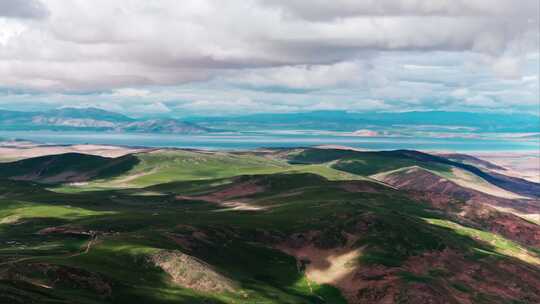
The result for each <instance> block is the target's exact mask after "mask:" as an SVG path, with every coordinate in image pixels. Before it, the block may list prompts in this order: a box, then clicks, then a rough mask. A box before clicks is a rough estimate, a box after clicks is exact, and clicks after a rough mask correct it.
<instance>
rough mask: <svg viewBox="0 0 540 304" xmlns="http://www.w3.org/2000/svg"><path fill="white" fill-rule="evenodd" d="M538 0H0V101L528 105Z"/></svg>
mask: <svg viewBox="0 0 540 304" xmlns="http://www.w3.org/2000/svg"><path fill="white" fill-rule="evenodd" d="M539 3H540V0H364V1H356V0H333V1H326V0H310V1H307V0H306V1H300V0H227V1H223V0H182V1H177V0H156V1H147V0H92V1H88V0H69V1H65V0H0V109H7V110H21V111H35V110H47V109H53V108H60V107H90V106H91V107H99V108H103V109H106V110H111V111H116V112H121V113H124V114H128V115H132V116H155V115H166V116H176V117H181V116H188V115H229V114H230V115H237V114H249V113H259V112H272V113H273V112H276V113H283V112H303V111H313V110H346V111H355V112H362V111H412V110H422V111H424V110H452V111H453V110H459V111H474V112H483V111H506V112H516V113H536V114H537V113H538V111H539V103H540V98H539V78H538V77H539V65H540V56H539V41H540V33H539V25H540V24H539V15H540V11H539V10H540V8H539Z"/></svg>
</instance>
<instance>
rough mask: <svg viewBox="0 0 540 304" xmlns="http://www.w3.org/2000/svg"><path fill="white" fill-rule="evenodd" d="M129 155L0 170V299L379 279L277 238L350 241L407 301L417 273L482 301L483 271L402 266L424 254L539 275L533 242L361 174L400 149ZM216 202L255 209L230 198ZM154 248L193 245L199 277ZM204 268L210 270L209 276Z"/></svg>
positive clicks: (228, 295) (258, 296)
mask: <svg viewBox="0 0 540 304" xmlns="http://www.w3.org/2000/svg"><path fill="white" fill-rule="evenodd" d="M336 153H337V152H336ZM339 153H341V152H339ZM339 153H337V154H339ZM135 157H136V158H137V161H136V162H134V163H133V165H132V166H130V167H129V168H124V169H122V170H118V171H117V173H116V174H115V175H113V176H111V175H106V176H96V178H94V179H90V180H88V181H87V182H85V183H79V184H76V185H72V184H71V185H70V184H69V183H55V184H43V183H39V181H12V180H7V179H6V180H2V181H1V182H0V191H1V194H0V204H1V206H2V207H1V209H0V237H1V238H0V242H1V244H2V248H0V301H2V302H6V303H31V302H36V303H74V302H75V303H134V302H136V303H216V304H221V303H246V304H247V303H269V304H270V303H290V304H296V303H332V304H333V303H337V304H339V303H346V301H347V300H348V301H349V302H351V303H352V302H354V299H357V298H355V297H361V296H366V297H367V296H369V293H367V294H366V291H365V290H354V292H353V291H352V290H351V289H349V287H346V286H349V285H351V286H353V287H354V286H355V285H354V284H353V283H354V282H357V283H356V284H357V285H358V286H362V284H364V285H365V284H367V286H372V285H369V284H375V283H374V282H379V283H380V282H385V280H387V279H383V278H382V277H381V278H380V279H378V280H375V279H365V280H364V279H355V280H359V281H354V280H353V279H352V278H346V279H345V278H344V279H343V280H350V281H346V282H345V281H340V282H337V281H336V282H332V283H330V284H317V283H316V282H315V281H314V280H312V279H310V278H309V276H307V275H306V272H305V265H303V264H302V263H301V261H299V260H297V259H295V257H293V256H291V255H288V254H286V253H285V252H284V251H283V250H281V249H280V248H282V247H283V246H289V247H290V248H293V249H294V248H304V247H306V246H308V247H309V246H314V247H316V248H318V250H323V251H325V252H330V253H331V252H332V250H335V249H336V248H353V249H361V252H362V253H361V254H360V255H359V257H358V258H357V260H356V261H355V263H353V266H354V267H356V268H355V269H354V271H355V273H357V274H358V275H359V277H360V278H362V277H363V276H366V275H367V274H364V273H362V271H364V270H370V269H384V271H385V272H384V273H383V277H392V278H393V280H395V281H392V280H390V281H389V282H392V283H388V284H393V285H388V286H390V287H392V286H397V287H396V288H397V291H396V295H395V298H396V299H398V298H399V299H409V300H408V302H409V303H414V301H412V300H410V299H412V298H411V297H412V295H411V294H410V293H411V292H412V291H415V290H416V289H415V288H416V287H417V285H418V284H420V285H422V284H423V285H422V286H428V287H429V288H435V287H436V288H439V287H440V286H443V287H444V288H443V287H440V288H441V289H440V290H442V291H441V293H442V294H443V295H444V296H448V297H454V296H455V295H454V294H453V293H452V292H454V291H456V290H457V292H461V293H463V294H467V295H470V297H471V299H482V298H487V299H492V298H490V294H489V292H488V291H486V290H485V288H484V287H483V285H481V284H480V283H482V284H483V282H484V279H483V278H479V279H478V282H479V284H477V285H475V284H472V283H470V282H467V284H465V283H463V282H462V281H460V280H458V279H457V278H453V277H452V278H450V277H448V276H442V275H437V274H440V273H443V274H446V273H450V272H452V271H453V270H452V265H450V264H444V263H442V264H441V265H439V266H437V267H438V268H437V269H436V270H437V271H434V270H433V269H431V270H430V271H431V272H429V271H427V272H425V273H416V272H415V271H416V270H415V269H416V268H411V266H410V265H411V264H413V262H414V261H415V259H418V258H419V257H422V256H424V255H429V254H431V255H433V254H443V253H446V252H455V253H456V255H458V256H459V257H460V259H461V258H462V259H463V260H464V261H466V263H474V265H476V266H477V267H479V269H488V270H489V269H493V267H496V266H493V265H495V263H494V261H504V262H505V263H509V264H510V265H515V267H521V268H520V269H526V271H524V273H527V274H530V275H531V276H539V271H538V269H537V268H535V267H537V263H538V259H539V256H538V250H537V248H528V247H525V246H522V245H518V244H516V243H514V242H512V241H510V240H507V239H505V238H504V237H502V236H500V235H496V234H494V233H489V232H485V231H482V230H480V229H478V228H474V227H472V226H467V225H466V224H463V223H457V222H455V219H454V218H452V217H449V216H447V215H445V214H444V213H441V212H440V210H436V209H433V208H431V207H430V206H429V205H427V204H425V203H423V202H418V201H415V200H414V199H412V198H411V197H410V196H408V195H406V194H405V193H401V192H399V191H397V190H395V189H393V188H390V187H386V186H384V185H381V184H380V183H377V182H375V181H372V180H371V179H370V178H369V177H367V175H371V174H372V173H373V172H380V170H388V169H391V168H395V167H399V166H405V165H410V164H411V162H410V161H405V162H401V161H398V160H395V161H394V162H389V161H387V158H388V156H383V160H381V159H375V158H368V159H365V160H362V161H365V162H366V163H367V164H368V165H366V166H368V167H366V166H364V167H363V168H362V169H361V170H357V169H354V170H352V169H351V170H346V171H347V172H344V171H341V170H338V168H340V167H339V166H337V164H338V163H339V162H340V161H342V160H340V159H339V157H343V158H346V157H348V156H346V155H341V154H339V155H337V156H336V155H334V156H332V157H328V158H324V159H317V160H316V161H314V160H310V161H307V160H306V159H304V162H303V163H301V162H299V161H298V159H296V160H295V161H293V162H292V163H290V162H289V160H290V158H288V157H282V156H276V154H272V153H270V154H267V155H260V154H255V153H253V154H246V153H244V154H240V153H208V152H197V151H183V150H173V151H165V150H160V151H155V152H152V153H141V154H136V155H135ZM317 157H321V156H320V155H318V156H317ZM336 157H337V159H336ZM370 157H371V156H370ZM384 159H386V160H384ZM359 161H360V160H358V159H356V160H355V162H359ZM370 162H375V163H377V164H369V163H370ZM379 162H382V163H383V164H382V165H381V164H378V163H379ZM415 163H416V164H417V165H422V166H427V167H430V166H431V167H430V169H431V170H434V168H435V169H437V170H443V171H444V170H446V169H447V168H446V167H445V166H442V167H438V165H435V166H434V165H433V164H431V163H429V162H428V163H427V164H426V163H422V162H420V161H416V162H415ZM105 167H107V166H106V165H105ZM355 168H357V167H355ZM92 170H93V169H92ZM353 171H354V172H353ZM351 172H352V173H351ZM227 202H241V203H242V204H246V205H249V206H252V207H257V209H253V210H252V211H245V210H241V209H234V208H232V207H231V206H230V205H227V204H224V203H227ZM160 252H167V253H170V254H169V255H170V256H174V254H180V253H182V254H186V255H189V256H190V257H193V258H194V259H196V261H197V263H195V264H189V265H198V266H197V267H199V268H201V269H202V271H200V269H199V270H197V271H200V273H201V275H200V276H197V277H194V278H192V279H191V281H190V282H189V286H187V285H182V284H179V283H178V282H176V281H175V280H174V279H173V275H172V274H171V273H168V272H167V271H165V269H163V268H160V267H159V266H158V265H156V264H155V263H152V257H154V256H155V255H156V254H159V253H160ZM174 262H175V263H179V261H174ZM463 263H465V262H463ZM205 267H207V268H205ZM497 267H498V266H497ZM433 268H435V266H433ZM205 269H206V270H207V271H206V273H216V274H218V275H216V276H214V277H209V276H208V275H205ZM497 269H498V268H497ZM501 269H502V268H501ZM432 270H433V271H432ZM188 271H189V269H188ZM191 271H195V269H191ZM320 271H322V272H324V269H320ZM527 271H528V272H527ZM198 273H199V272H198ZM216 277H217V278H221V280H223V281H221V282H220V281H215V280H217V279H216ZM505 278H506V279H507V280H518V279H516V278H515V277H513V276H511V275H510V274H508V275H505ZM212 280H214V281H212ZM362 280H364V281H362ZM208 282H210V283H208ZM225 282H226V283H227V284H230V286H233V287H232V288H231V289H224V290H222V291H219V292H215V291H212V290H213V289H212V288H210V287H208V286H209V285H208V284H214V285H212V286H221V285H223V284H225ZM351 282H352V283H351ZM358 282H360V283H358ZM486 282H487V281H486ZM515 282H518V283H520V284H522V285H523V286H525V287H527V288H533V287H528V286H529V285H531V284H533V283H527V282H525V283H523V282H522V281H515ZM345 283H347V284H349V285H346V284H345ZM379 283H377V284H379ZM415 284H416V285H415ZM437 284H438V285H437ZM528 284H529V285H528ZM415 286H416V287H415ZM433 286H435V287H433ZM437 286H439V287H437ZM448 286H450V287H448ZM452 286H454V287H452ZM533 286H534V285H533ZM390 287H388V288H390ZM447 287H448V288H450V289H451V290H453V291H452V292H449V291H448V290H449V289H445V288H447ZM525 287H523V288H525ZM377 288H378V287H377ZM392 288H393V287H392ZM426 288H427V287H426ZM368 289H370V290H371V289H373V290H377V289H376V288H375V287H370V288H368ZM387 292H389V291H387ZM407 297H409V298H407ZM531 297H532V296H530V294H529V293H527V294H525V295H524V294H511V295H508V294H505V295H504V296H502V297H500V301H498V300H497V301H495V302H494V303H510V302H511V301H522V302H523V303H533V302H531V301H530V300H531V299H533V300H534V299H536V298H534V297H532V298H531ZM527 301H528V302H527ZM404 302H405V303H407V300H404ZM479 302H480V301H479Z"/></svg>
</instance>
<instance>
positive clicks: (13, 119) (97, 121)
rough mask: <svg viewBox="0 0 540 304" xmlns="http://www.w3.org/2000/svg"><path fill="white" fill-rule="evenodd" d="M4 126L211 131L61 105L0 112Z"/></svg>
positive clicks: (173, 121) (181, 123)
mask: <svg viewBox="0 0 540 304" xmlns="http://www.w3.org/2000/svg"><path fill="white" fill-rule="evenodd" d="M0 129H3V130H56V131H74V130H87V131H110V132H137V133H174V134H200V133H206V132H208V131H210V130H209V129H208V128H206V127H201V126H198V125H197V124H194V123H190V122H185V121H181V120H177V119H171V118H156V119H135V118H131V117H128V116H125V115H122V114H118V113H114V112H109V111H105V110H102V109H97V108H61V109H56V110H50V111H44V112H18V111H0Z"/></svg>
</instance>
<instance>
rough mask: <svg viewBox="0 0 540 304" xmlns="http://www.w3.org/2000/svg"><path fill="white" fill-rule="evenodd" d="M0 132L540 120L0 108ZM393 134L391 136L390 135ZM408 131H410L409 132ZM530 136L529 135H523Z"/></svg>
mask: <svg viewBox="0 0 540 304" xmlns="http://www.w3.org/2000/svg"><path fill="white" fill-rule="evenodd" d="M0 130H56V131H80V130H87V131H107V132H134V133H169V134H201V133H207V132H218V131H252V130H267V131H271V130H321V131H340V132H355V131H358V130H361V131H362V132H372V131H371V130H376V131H377V132H378V131H383V133H384V132H385V131H389V132H391V133H392V134H398V133H399V132H405V133H410V134H415V133H414V132H415V131H420V132H454V133H460V132H462V133H467V132H519V133H535V132H540V117H538V116H535V115H528V114H507V113H469V112H445V111H429V112H399V113H385V112H364V113H354V112H346V111H314V112H304V113H282V114H275V113H274V114H272V113H266V114H252V115H243V116H222V117H207V116H192V117H186V118H184V119H182V120H179V119H175V118H132V117H128V116H125V115H123V114H119V113H114V112H110V111H106V110H102V109H98V108H61V109H55V110H49V111H42V112H19V111H4V110H0ZM396 132H397V133H396ZM411 132H412V133H411ZM529 136H531V137H535V135H529Z"/></svg>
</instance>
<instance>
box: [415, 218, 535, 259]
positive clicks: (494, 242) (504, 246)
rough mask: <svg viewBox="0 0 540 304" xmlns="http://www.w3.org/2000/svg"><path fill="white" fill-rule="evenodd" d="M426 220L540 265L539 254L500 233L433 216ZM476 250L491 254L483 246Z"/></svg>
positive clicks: (509, 254)
mask: <svg viewBox="0 0 540 304" xmlns="http://www.w3.org/2000/svg"><path fill="white" fill-rule="evenodd" d="M425 220H426V221H427V222H428V223H430V224H432V225H436V226H439V227H445V228H449V229H452V230H453V231H455V232H456V233H457V234H460V235H463V236H467V237H471V238H473V239H475V240H478V241H481V242H484V243H486V244H488V245H490V246H492V247H493V251H494V253H496V254H501V255H506V256H510V257H513V258H517V259H519V260H522V261H524V262H526V263H531V264H536V265H540V257H539V256H538V254H536V253H535V252H533V251H532V250H529V249H527V248H526V247H523V246H521V245H519V244H518V243H516V242H513V241H511V240H508V239H506V238H504V237H502V236H500V235H497V234H494V233H491V232H486V231H481V230H478V229H474V228H470V227H465V226H462V225H460V224H456V223H454V222H451V221H448V220H443V219H432V218H427V219H425ZM475 250H476V251H477V252H479V253H484V254H491V253H490V252H489V251H486V250H484V249H481V248H477V249H475Z"/></svg>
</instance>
